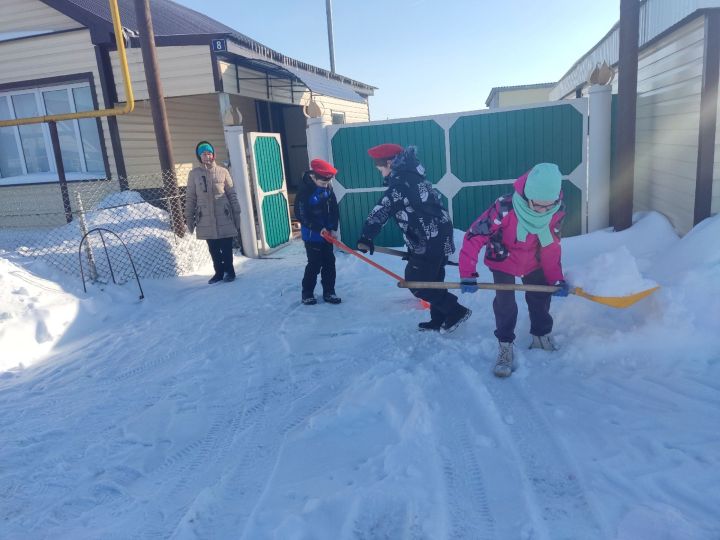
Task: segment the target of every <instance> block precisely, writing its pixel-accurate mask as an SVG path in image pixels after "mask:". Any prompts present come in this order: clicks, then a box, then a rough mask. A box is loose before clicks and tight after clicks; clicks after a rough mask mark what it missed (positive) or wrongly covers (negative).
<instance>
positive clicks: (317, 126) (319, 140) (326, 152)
mask: <svg viewBox="0 0 720 540" xmlns="http://www.w3.org/2000/svg"><path fill="white" fill-rule="evenodd" d="M328 125H329V124H328V123H327V122H326V121H325V120H323V118H322V117H319V118H308V119H307V129H306V130H305V133H306V135H307V152H308V163H310V161H311V160H313V159H315V158H320V159H324V160H325V161H328V162H329V161H330V148H329V145H328V140H327V126H328Z"/></svg>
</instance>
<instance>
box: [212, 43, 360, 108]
mask: <svg viewBox="0 0 720 540" xmlns="http://www.w3.org/2000/svg"><path fill="white" fill-rule="evenodd" d="M218 57H219V58H220V59H221V60H223V61H226V62H228V63H232V64H235V65H236V66H239V67H244V68H247V69H250V70H252V71H257V72H260V73H263V74H265V77H264V79H265V81H266V84H267V85H268V94H269V90H270V87H272V88H285V89H286V90H289V91H290V93H291V94H292V96H293V97H292V101H293V102H295V97H294V96H295V92H298V93H299V94H303V93H304V92H305V91H306V89H307V90H309V91H310V92H312V93H313V94H318V95H322V96H328V97H334V98H338V99H344V100H347V101H354V102H356V103H364V102H365V100H366V99H367V96H363V95H361V94H360V93H358V92H356V91H355V90H353V89H352V88H350V87H349V85H348V84H347V83H344V82H342V81H340V80H336V79H333V78H330V77H326V76H324V75H320V74H317V73H311V72H309V71H305V70H304V69H300V68H297V67H294V66H289V65H284V64H280V63H276V62H273V61H271V60H265V59H259V58H247V57H246V56H242V55H238V54H233V53H226V54H222V55H220V54H218ZM249 79H251V78H247V77H242V76H240V75H238V82H240V81H242V80H249ZM369 93H371V92H369Z"/></svg>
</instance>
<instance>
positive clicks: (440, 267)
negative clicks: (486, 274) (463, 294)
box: [405, 254, 458, 322]
mask: <svg viewBox="0 0 720 540" xmlns="http://www.w3.org/2000/svg"><path fill="white" fill-rule="evenodd" d="M447 261H448V259H447V257H432V256H426V255H415V254H412V255H410V256H409V258H408V263H407V266H406V267H405V281H445V265H446V264H447ZM410 292H411V293H413V295H415V296H416V297H417V298H421V299H423V300H425V301H426V302H429V303H430V319H431V320H432V321H437V322H443V321H444V320H445V318H446V317H447V316H448V314H449V313H451V312H452V311H454V310H455V309H457V306H458V299H457V296H455V295H454V294H452V293H450V292H448V290H447V289H410Z"/></svg>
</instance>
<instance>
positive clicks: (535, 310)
mask: <svg viewBox="0 0 720 540" xmlns="http://www.w3.org/2000/svg"><path fill="white" fill-rule="evenodd" d="M561 185H562V174H561V173H560V169H559V168H558V166H557V165H555V164H554V163H539V164H537V165H535V166H534V167H533V168H532V169H531V170H530V171H529V172H527V173H525V174H524V175H522V176H521V177H520V178H518V179H517V180H516V181H515V183H514V184H513V187H514V188H515V191H514V193H513V194H512V195H505V196H503V197H500V198H499V199H498V200H497V201H495V203H494V204H493V205H492V206H491V207H490V208H489V209H487V210H486V211H485V212H483V214H482V215H481V216H480V217H479V218H477V219H476V220H475V221H474V222H473V224H472V225H471V226H470V229H468V231H467V232H466V233H465V238H464V239H463V245H462V249H461V250H460V277H461V279H462V283H463V286H462V292H464V293H474V292H476V291H477V290H478V288H477V277H478V274H477V271H476V267H477V260H478V254H479V253H480V249H481V248H482V247H485V264H486V265H487V267H488V268H490V270H492V273H493V280H494V282H495V283H515V278H516V277H519V278H521V279H522V281H523V283H526V284H537V285H559V286H560V287H561V288H560V289H559V290H558V291H557V292H555V293H552V295H554V296H567V294H568V286H567V284H566V283H565V280H564V278H563V272H562V263H561V252H560V226H561V224H562V220H563V217H564V216H565V212H564V206H563V204H562V191H561ZM550 297H551V293H540V292H527V293H525V300H526V301H527V305H528V311H529V314H530V333H531V334H532V344H531V345H530V348H531V349H533V348H540V349H544V350H548V351H553V350H555V349H556V347H555V343H554V341H553V339H552V336H551V335H550V333H551V332H552V326H553V319H552V317H551V316H550ZM493 311H494V313H495V337H497V339H498V341H499V354H498V359H497V363H496V365H495V369H494V373H495V375H497V376H498V377H508V376H509V375H510V374H511V373H512V372H513V371H514V369H515V367H514V362H513V348H512V347H513V341H515V324H516V322H517V314H518V308H517V304H516V303H515V293H514V291H496V293H495V300H494V301H493Z"/></svg>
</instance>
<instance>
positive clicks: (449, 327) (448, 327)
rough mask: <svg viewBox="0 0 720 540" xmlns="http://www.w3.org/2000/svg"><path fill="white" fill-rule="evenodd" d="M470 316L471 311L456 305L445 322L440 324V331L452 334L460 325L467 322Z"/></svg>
mask: <svg viewBox="0 0 720 540" xmlns="http://www.w3.org/2000/svg"><path fill="white" fill-rule="evenodd" d="M470 315H472V311H471V310H470V309H469V308H466V307H465V306H461V305H460V304H458V305H457V306H456V307H455V309H454V310H453V311H452V312H451V313H450V314H448V316H447V317H445V322H444V323H443V324H442V329H443V331H444V332H445V333H450V332H453V331H455V330H456V329H457V327H458V326H460V325H461V324H462V323H464V322H465V321H467V320H468V319H469V318H470Z"/></svg>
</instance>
